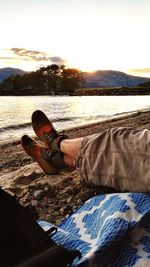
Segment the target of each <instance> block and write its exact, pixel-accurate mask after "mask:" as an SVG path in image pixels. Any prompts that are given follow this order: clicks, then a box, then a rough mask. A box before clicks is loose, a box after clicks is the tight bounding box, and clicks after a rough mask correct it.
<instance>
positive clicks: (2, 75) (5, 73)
mask: <svg viewBox="0 0 150 267" xmlns="http://www.w3.org/2000/svg"><path fill="white" fill-rule="evenodd" d="M24 73H25V71H23V70H21V69H15V68H2V69H0V81H3V80H4V79H6V78H7V77H9V76H11V75H17V74H20V75H23V74H24Z"/></svg>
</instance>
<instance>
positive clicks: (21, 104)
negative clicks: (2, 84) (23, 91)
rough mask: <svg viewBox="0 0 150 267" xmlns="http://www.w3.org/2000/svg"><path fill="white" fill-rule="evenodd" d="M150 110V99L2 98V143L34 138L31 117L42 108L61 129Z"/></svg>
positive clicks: (100, 97)
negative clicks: (26, 135) (32, 136)
mask: <svg viewBox="0 0 150 267" xmlns="http://www.w3.org/2000/svg"><path fill="white" fill-rule="evenodd" d="M149 108H150V96H81V97H78V96H74V97H71V96H61V97H59V96H58V97H52V96H13V97H9V96H7V97H3V96H0V143H3V142H7V141H10V140H16V139H19V138H20V137H21V135H22V134H31V135H33V134H34V133H33V131H32V127H31V114H32V112H33V111H35V110H37V109H40V110H42V111H44V112H45V113H46V115H47V116H48V117H49V118H50V119H51V120H52V121H53V122H54V125H55V126H56V127H57V129H58V130H62V129H67V128H72V127H76V126H80V125H84V124H89V123H93V122H97V121H102V120H106V119H111V118H112V117H114V116H120V115H124V114H126V113H130V112H134V111H137V110H141V109H149Z"/></svg>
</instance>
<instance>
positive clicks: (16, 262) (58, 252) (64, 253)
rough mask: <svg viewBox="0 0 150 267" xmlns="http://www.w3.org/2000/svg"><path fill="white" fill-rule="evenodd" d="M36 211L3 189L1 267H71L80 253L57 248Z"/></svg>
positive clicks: (0, 201)
mask: <svg viewBox="0 0 150 267" xmlns="http://www.w3.org/2000/svg"><path fill="white" fill-rule="evenodd" d="M37 219H38V216H37V213H36V212H35V209H34V208H33V207H23V206H21V205H20V204H19V202H18V201H17V200H16V199H15V197H12V196H11V195H10V194H8V193H7V192H5V191H4V190H2V189H1V188H0V266H2V267H9V266H10V267H66V266H71V264H72V262H73V260H74V259H75V258H76V257H81V254H80V252H79V251H77V250H72V251H68V250H66V249H65V248H64V247H63V246H61V245H57V244H56V243H55V242H54V241H53V240H52V239H51V238H50V236H48V235H50V234H51V233H52V232H53V231H54V230H56V228H55V227H52V228H51V229H50V230H48V231H47V232H45V231H44V230H43V229H42V228H41V227H40V226H39V224H38V223H37V222H36V220H37Z"/></svg>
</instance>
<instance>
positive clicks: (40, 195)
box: [33, 190, 45, 200]
mask: <svg viewBox="0 0 150 267" xmlns="http://www.w3.org/2000/svg"><path fill="white" fill-rule="evenodd" d="M33 195H34V197H35V198H36V199H38V200H40V199H42V198H43V197H44V196H45V191H44V190H36V191H35V192H34V193H33Z"/></svg>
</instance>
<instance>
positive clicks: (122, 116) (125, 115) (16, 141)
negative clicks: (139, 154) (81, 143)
mask: <svg viewBox="0 0 150 267" xmlns="http://www.w3.org/2000/svg"><path fill="white" fill-rule="evenodd" d="M149 111H150V109H149V108H145V109H138V110H133V111H127V112H122V113H116V114H115V115H112V116H110V118H108V119H102V120H100V121H97V122H91V123H86V124H83V125H79V126H76V127H70V128H66V129H64V130H63V131H60V132H70V131H71V132H72V131H76V129H79V130H80V129H82V128H88V127H90V126H95V125H97V124H101V123H109V122H110V123H111V122H113V121H114V120H118V119H126V118H128V117H131V116H132V115H137V114H139V113H145V112H149ZM52 122H55V120H54V121H52ZM27 125H28V126H32V124H31V123H27ZM17 127H18V129H19V128H20V125H19V126H17V125H15V128H17ZM21 128H24V124H21ZM1 129H4V130H6V129H12V126H6V127H2V128H1ZM1 129H0V130H1ZM31 136H33V137H34V135H31ZM19 140H20V139H18V138H16V139H15V138H14V139H13V141H10V140H9V139H8V140H5V141H0V147H1V146H5V145H9V144H12V143H13V144H19V142H20V141H19Z"/></svg>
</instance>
